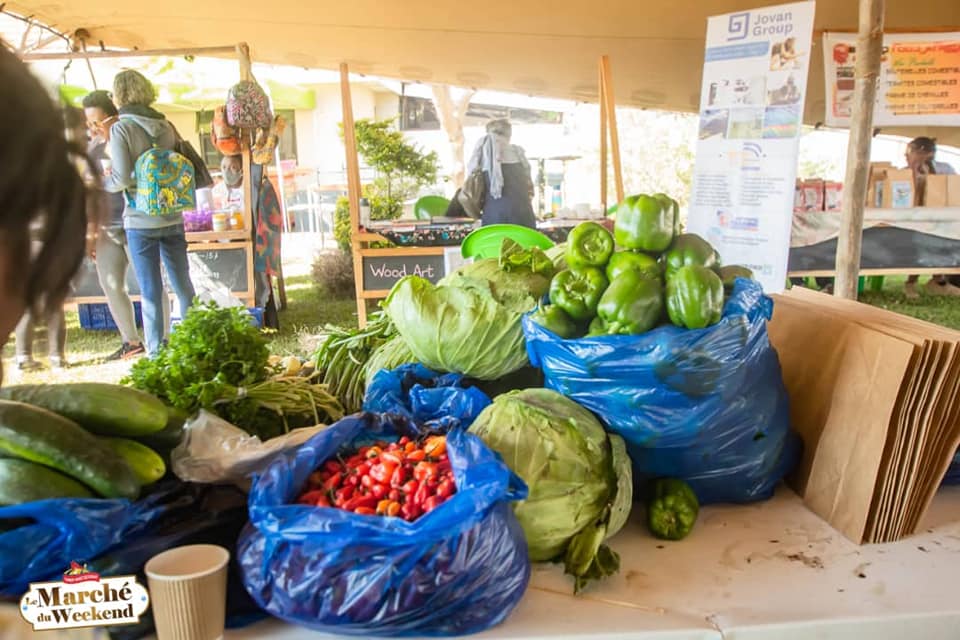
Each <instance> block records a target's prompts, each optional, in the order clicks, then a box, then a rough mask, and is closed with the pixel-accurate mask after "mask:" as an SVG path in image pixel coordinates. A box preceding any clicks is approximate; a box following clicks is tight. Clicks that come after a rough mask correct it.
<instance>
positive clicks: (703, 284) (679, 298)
mask: <svg viewBox="0 0 960 640" xmlns="http://www.w3.org/2000/svg"><path fill="white" fill-rule="evenodd" d="M722 313H723V281H722V280H720V276H718V275H717V274H716V273H714V272H713V271H711V270H710V269H708V268H706V267H701V266H700V265H696V264H694V265H690V266H687V267H681V268H680V269H679V270H678V271H677V272H676V273H674V274H673V276H672V277H670V278H668V279H667V315H668V316H670V322H672V323H673V324H675V325H677V326H678V327H686V328H687V329H703V328H704V327H709V326H710V325H712V324H716V323H717V322H720V315H721V314H722Z"/></svg>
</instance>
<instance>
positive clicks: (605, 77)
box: [600, 56, 623, 211]
mask: <svg viewBox="0 0 960 640" xmlns="http://www.w3.org/2000/svg"><path fill="white" fill-rule="evenodd" d="M600 69H601V72H600V78H601V82H602V86H603V93H602V95H603V98H604V105H603V108H604V109H605V110H606V112H607V123H608V125H609V127H610V152H611V154H613V179H614V181H615V186H616V188H617V202H621V201H623V171H622V169H621V167H620V136H619V134H618V133H617V101H616V99H615V98H614V95H613V74H612V73H611V72H610V58H609V57H608V56H603V57H601V58H600ZM604 211H606V210H604Z"/></svg>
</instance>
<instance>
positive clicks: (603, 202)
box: [598, 58, 607, 215]
mask: <svg viewBox="0 0 960 640" xmlns="http://www.w3.org/2000/svg"><path fill="white" fill-rule="evenodd" d="M598 80H599V84H600V206H601V207H602V209H603V215H607V108H606V107H607V97H606V92H605V90H606V83H605V82H604V81H603V59H602V58H601V59H600V73H599V74H598Z"/></svg>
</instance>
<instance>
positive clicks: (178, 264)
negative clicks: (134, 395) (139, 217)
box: [127, 225, 196, 356]
mask: <svg viewBox="0 0 960 640" xmlns="http://www.w3.org/2000/svg"><path fill="white" fill-rule="evenodd" d="M127 246H128V247H129V248H130V259H131V260H132V261H133V270H134V272H135V273H136V274H137V284H139V285H140V295H141V303H140V305H141V307H142V309H143V338H144V342H146V345H147V354H148V355H150V356H154V355H156V353H157V350H158V349H159V348H160V343H161V342H162V341H163V334H164V327H163V307H162V306H161V305H163V296H164V295H165V293H164V290H163V281H162V280H161V277H160V260H161V259H162V260H163V264H164V266H165V267H166V268H167V277H168V278H169V279H170V287H171V288H172V289H173V293H174V295H176V296H177V299H178V300H179V301H180V313H181V314H185V313H186V311H187V309H189V308H190V305H191V304H192V303H193V298H194V296H195V295H196V294H195V292H194V290H193V283H192V282H191V281H190V266H189V263H188V262H187V239H186V236H184V235H183V225H175V226H172V227H161V228H159V229H127Z"/></svg>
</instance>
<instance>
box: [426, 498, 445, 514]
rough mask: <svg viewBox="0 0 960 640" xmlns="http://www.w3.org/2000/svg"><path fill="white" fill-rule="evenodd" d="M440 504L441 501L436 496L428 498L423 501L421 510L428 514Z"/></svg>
mask: <svg viewBox="0 0 960 640" xmlns="http://www.w3.org/2000/svg"><path fill="white" fill-rule="evenodd" d="M442 502H443V500H441V499H440V498H439V497H438V496H430V497H429V498H427V499H426V500H425V501H424V503H423V510H424V511H426V512H427V513H430V512H431V511H433V510H434V509H436V508H437V507H439V506H440V504H441V503H442Z"/></svg>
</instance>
